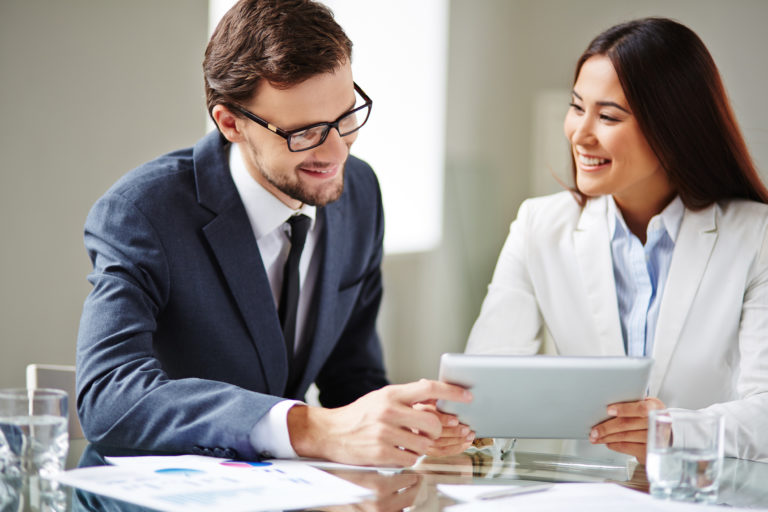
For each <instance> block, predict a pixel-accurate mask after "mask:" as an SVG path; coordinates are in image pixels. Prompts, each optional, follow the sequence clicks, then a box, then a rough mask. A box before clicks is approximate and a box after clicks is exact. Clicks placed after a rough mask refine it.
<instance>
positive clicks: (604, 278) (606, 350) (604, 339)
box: [573, 197, 625, 355]
mask: <svg viewBox="0 0 768 512" xmlns="http://www.w3.org/2000/svg"><path fill="white" fill-rule="evenodd" d="M606 210H607V203H606V198H605V197H597V198H594V199H590V200H589V201H587V204H586V205H585V206H584V208H583V210H582V213H581V216H580V217H579V222H578V225H577V226H576V229H575V231H574V233H573V244H574V250H575V252H576V259H577V261H578V264H579V268H580V270H581V275H582V276H584V295H585V298H586V300H587V303H588V305H589V308H590V311H591V313H592V321H593V322H594V325H595V328H596V331H597V334H598V337H599V338H598V340H597V343H598V345H599V354H600V355H624V354H625V352H624V342H623V338H622V334H621V322H620V319H619V307H618V301H617V299H616V284H615V281H614V277H613V260H612V259H611V241H610V234H609V233H608V221H607V218H606ZM594 342H595V340H584V343H588V344H592V343H594Z"/></svg>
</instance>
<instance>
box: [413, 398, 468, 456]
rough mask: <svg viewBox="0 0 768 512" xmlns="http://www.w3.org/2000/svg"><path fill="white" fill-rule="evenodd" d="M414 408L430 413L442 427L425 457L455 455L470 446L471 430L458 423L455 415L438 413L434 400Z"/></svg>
mask: <svg viewBox="0 0 768 512" xmlns="http://www.w3.org/2000/svg"><path fill="white" fill-rule="evenodd" d="M414 408H415V409H420V410H424V411H430V412H431V413H432V414H434V415H436V416H437V417H438V418H439V419H440V424H441V425H442V426H443V431H442V433H441V434H440V437H439V438H437V439H435V443H434V445H433V447H432V448H430V449H429V450H427V455H429V456H432V457H443V456H446V455H456V454H459V453H461V452H463V451H464V450H467V449H468V448H469V447H470V446H472V442H473V441H474V440H475V433H474V432H473V431H472V429H470V428H469V426H467V425H465V424H463V423H459V419H458V418H457V417H456V415H455V414H448V413H445V412H441V411H438V410H437V405H436V403H435V400H432V401H430V402H428V403H420V404H416V405H414Z"/></svg>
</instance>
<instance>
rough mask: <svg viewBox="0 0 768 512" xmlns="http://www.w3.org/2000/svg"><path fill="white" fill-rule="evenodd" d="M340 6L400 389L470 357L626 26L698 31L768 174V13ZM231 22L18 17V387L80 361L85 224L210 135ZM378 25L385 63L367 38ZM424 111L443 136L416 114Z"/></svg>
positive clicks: (9, 8) (13, 212) (13, 346)
mask: <svg viewBox="0 0 768 512" xmlns="http://www.w3.org/2000/svg"><path fill="white" fill-rule="evenodd" d="M330 3H331V4H333V7H334V9H335V10H337V17H338V19H339V21H340V23H341V24H342V26H344V27H345V28H346V29H347V32H348V33H349V35H350V37H351V38H352V39H353V41H355V45H356V46H355V54H354V59H356V60H355V76H356V79H357V80H358V82H360V84H361V85H362V86H363V88H364V89H365V90H366V91H367V92H368V93H369V94H370V96H371V97H372V98H373V99H374V110H373V114H372V118H371V120H370V121H369V123H370V124H369V125H368V126H366V128H365V129H364V131H363V132H361V135H360V137H359V142H358V143H357V144H356V146H355V147H354V148H353V153H356V154H359V156H361V157H363V158H366V159H367V160H369V161H370V162H371V163H372V164H373V166H374V168H375V170H376V171H377V174H378V175H379V177H380V180H381V181H382V188H383V190H384V194H385V201H386V203H385V208H386V210H387V213H386V214H387V222H388V225H387V229H388V235H387V237H388V238H387V254H386V256H385V261H384V269H383V270H384V282H385V298H384V304H383V306H382V311H381V315H380V319H379V325H380V333H381V336H382V340H383V343H384V347H385V353H386V359H387V365H388V368H389V373H390V377H391V379H392V380H393V381H395V382H404V381H409V380H413V379H416V378H419V377H436V376H437V369H438V360H439V356H440V354H441V353H443V352H450V351H462V350H463V348H464V344H465V341H466V338H467V335H468V333H469V330H470V328H471V326H472V323H473V321H474V319H475V317H476V316H477V313H478V312H479V309H480V304H481V303H482V299H483V297H484V294H485V289H486V286H487V284H488V282H489V280H490V278H491V274H492V272H493V268H494V265H495V261H496V257H497V255H498V252H499V250H500V248H501V245H502V243H503V241H504V238H505V236H506V233H507V230H508V227H509V223H510V222H511V221H512V220H513V219H514V217H515V214H516V211H517V208H518V207H519V205H520V202H521V201H522V200H523V199H525V198H526V197H530V196H534V195H541V194H545V193H549V192H554V191H557V190H558V189H559V186H558V185H557V183H556V181H555V179H554V178H553V175H554V176H561V177H563V176H566V175H567V170H566V168H567V165H568V155H567V146H566V143H565V139H564V137H563V135H562V132H561V130H562V128H561V126H562V119H563V116H564V115H565V111H566V108H567V103H568V101H569V96H568V92H569V90H570V86H571V81H572V78H573V67H574V64H575V61H576V59H577V58H578V56H579V55H580V54H581V52H582V51H583V50H584V48H585V47H586V45H587V44H588V43H589V41H590V40H591V39H592V38H593V37H594V36H595V35H597V34H598V33H599V32H601V31H602V30H604V29H606V28H608V27H609V26H611V25H613V24H616V23H618V22H621V21H626V20H629V19H632V18H636V17H642V16H650V15H658V16H666V17H672V18H675V19H677V20H679V21H681V22H683V23H684V24H686V25H688V26H689V27H691V28H692V29H693V30H695V31H696V32H697V33H698V34H699V36H700V37H701V38H702V39H703V40H704V42H705V44H706V45H707V46H708V48H709V49H710V51H711V53H712V54H713V56H714V58H715V61H716V62H717V64H718V66H719V68H720V71H721V73H722V76H723V79H724V81H725V85H726V88H727V90H728V92H729V94H730V97H731V100H732V102H733V107H734V109H735V111H736V115H737V118H738V119H739V121H740V123H741V127H742V129H743V131H744V134H745V136H746V138H747V142H748V144H749V147H750V149H751V151H752V155H753V157H754V158H755V160H756V163H757V165H758V167H759V168H760V169H761V171H762V172H763V175H764V176H766V174H765V173H766V166H768V100H767V99H766V96H765V94H766V91H768V57H766V53H765V49H766V48H768V33H767V32H766V30H765V22H766V20H768V2H765V1H764V0H731V1H727V2H726V1H723V0H675V1H670V0H646V1H644V2H637V1H635V0H578V1H574V0H472V1H470V0H450V1H449V0H418V1H414V0H410V1H405V2H398V1H394V0H393V1H392V2H380V1H375V0H356V1H355V2H354V3H353V5H354V7H350V3H349V2H346V4H345V2H330ZM215 12H216V10H215V8H213V7H212V6H210V5H209V3H208V1H207V0H164V1H162V2H157V1H155V0H132V1H131V2H125V1H121V0H100V1H94V0H66V1H57V0H1V1H0V91H1V92H0V94H2V96H1V97H0V106H1V107H2V113H3V122H2V125H0V218H1V219H2V224H0V226H1V227H0V347H1V348H0V387H8V386H23V385H24V367H25V366H26V364H28V363H32V362H35V363H55V364H73V363H74V353H75V340H76V337H77V328H78V322H79V317H80V311H81V307H82V302H83V299H84V298H85V296H86V295H87V293H88V291H89V289H90V285H89V284H88V282H87V281H86V276H87V274H88V272H89V271H90V263H89V260H88V258H87V255H86V253H85V250H84V248H83V242H82V228H83V223H84V221H85V217H86V214H87V212H88V210H89V209H90V207H91V205H92V204H93V203H94V201H95V200H96V199H97V198H98V197H99V196H100V195H102V194H103V193H104V192H105V191H106V189H107V188H108V187H109V186H110V185H111V184H112V183H113V182H114V181H115V180H117V178H118V177H120V176H121V175H123V174H124V173H126V172H127V171H128V170H130V169H132V168H133V167H135V166H137V165H139V164H141V163H143V162H145V161H147V160H150V159H151V158H154V157H156V156H158V155H160V154H162V153H165V152H168V151H171V150H174V149H178V148H181V147H187V146H190V145H192V144H193V143H194V142H195V141H196V140H197V139H199V138H200V137H201V136H203V135H204V133H205V132H206V131H207V129H208V128H207V126H206V118H207V114H206V111H205V106H204V103H205V102H204V92H203V80H202V73H201V62H202V56H203V50H204V48H205V45H206V42H207V37H208V33H209V32H208V31H209V25H210V18H211V16H215V15H216V14H215ZM211 13H214V14H211ZM365 19H368V20H373V21H374V23H372V24H371V25H372V26H377V27H378V29H379V30H380V31H381V33H380V34H384V35H376V37H375V38H374V39H378V41H379V42H380V45H384V47H385V48H386V51H385V52H383V53H382V52H381V50H379V53H376V51H377V50H375V49H373V50H371V49H370V48H369V46H368V45H369V43H367V42H363V41H362V35H358V34H359V33H360V32H369V29H368V26H367V25H366V26H365V30H362V29H361V28H360V27H361V26H362V23H363V21H361V20H365ZM345 20H357V21H354V23H355V26H347V25H346V24H345V23H346V21H345ZM350 23H353V21H350ZM355 27H357V28H355ZM419 27H423V28H424V30H419ZM427 28H429V30H427ZM422 38H423V39H422ZM358 39H360V42H358ZM394 41H397V42H398V45H399V46H397V45H395V44H393V43H392V42H394ZM425 49H427V51H425ZM369 51H370V52H373V53H368V52H369ZM366 55H372V57H368V58H367V59H366V58H365V56H366ZM358 62H360V64H361V65H358ZM363 62H365V64H364V65H362V63H363ZM422 70H423V71H424V74H425V75H424V76H422V75H421V71H422ZM427 72H429V73H430V75H429V77H426V73H427ZM363 78H365V80H364V79H363ZM419 95H421V96H419ZM414 96H417V100H418V98H423V99H422V100H418V101H416V102H417V103H419V104H425V103H426V104H429V105H428V106H429V107H430V109H429V110H428V111H427V112H428V113H427V114H424V116H427V117H428V119H426V118H422V117H420V116H419V115H413V114H412V112H411V111H410V110H409V108H410V105H411V104H412V103H413V102H414ZM377 107H378V108H377ZM385 113H386V114H388V116H387V115H385ZM386 117H389V118H390V120H389V122H394V123H395V124H393V125H391V124H386V122H385V118H386ZM393 120H394V121H393ZM358 149H359V152H358ZM388 155H389V156H390V158H388V157H387V156H388ZM392 155H394V156H395V157H397V158H391V156H392ZM403 155H410V156H403ZM427 157H428V158H427ZM423 158H426V159H425V160H422V159H423ZM403 219H406V220H403ZM409 224H410V225H411V227H413V228H414V229H415V231H408V230H409V229H410V228H409ZM422 228H423V229H422ZM399 234H402V235H403V236H402V237H400V236H398V235H399ZM406 234H409V236H405V235H406Z"/></svg>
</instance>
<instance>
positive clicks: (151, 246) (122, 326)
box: [77, 193, 280, 459]
mask: <svg viewBox="0 0 768 512" xmlns="http://www.w3.org/2000/svg"><path fill="white" fill-rule="evenodd" d="M85 246H86V248H87V250H88V254H89V257H90V259H91V261H92V263H93V271H92V272H91V274H90V275H89V278H88V280H89V281H90V282H91V284H92V285H93V289H92V291H91V293H90V294H89V295H88V297H87V299H86V300H85V304H84V307H83V313H82V317H81V320H80V329H79V334H78V340H77V406H78V413H79V416H80V421H81V423H82V426H83V430H84V432H85V434H86V437H87V438H88V440H89V441H91V442H95V443H101V444H104V445H112V446H127V447H134V448H142V449H148V450H159V451H168V452H177V453H200V454H207V455H215V456H221V457H241V458H247V459H256V458H258V454H257V453H255V450H254V449H253V447H252V445H251V444H250V441H249V434H250V432H251V429H252V428H253V426H254V425H255V424H256V422H257V421H258V420H259V419H260V418H261V417H262V416H263V415H264V414H265V413H266V412H267V411H268V410H269V409H270V408H271V407H272V406H273V405H274V404H275V403H277V402H278V401H279V400H280V398H277V397H272V396H269V395H264V394H259V393H255V392H252V391H247V390H245V389H242V388H239V387H237V386H234V385H231V384H226V383H222V382H216V381H212V380H204V379H197V378H183V379H170V378H169V377H168V375H167V374H166V372H164V370H163V368H162V366H161V364H160V362H159V360H158V359H157V358H156V356H155V352H154V350H153V334H154V333H155V331H156V329H157V325H158V321H157V320H158V317H159V316H160V315H162V313H163V308H164V305H165V304H166V302H167V300H168V296H169V290H170V286H171V283H170V279H169V268H168V264H167V260H166V254H165V252H164V248H163V246H162V244H161V242H160V237H159V236H158V234H157V233H156V231H155V229H154V228H153V226H152V224H151V223H150V222H149V220H148V219H147V218H145V216H144V215H143V214H142V212H141V211H140V210H139V208H137V206H136V205H135V204H134V203H133V202H131V201H129V200H127V199H126V198H124V197H123V196H121V195H119V194H117V193H108V194H107V195H106V196H104V197H103V198H102V199H100V200H99V201H98V202H97V203H96V204H95V205H94V207H93V208H92V210H91V212H90V213H89V215H88V218H87V220H86V224H85ZM214 341H215V340H212V342H214Z"/></svg>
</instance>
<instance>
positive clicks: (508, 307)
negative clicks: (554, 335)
mask: <svg viewBox="0 0 768 512" xmlns="http://www.w3.org/2000/svg"><path fill="white" fill-rule="evenodd" d="M531 209H532V205H531V202H530V201H526V202H524V203H523V204H522V205H521V206H520V211H519V212H518V215H517V219H516V220H515V221H514V222H512V225H511V226H510V228H509V236H508V237H507V240H506V241H505V242H504V247H503V248H502V249H501V254H500V255H499V260H498V262H497V263H496V269H495V270H494V273H493V278H492V279H491V283H490V284H489V285H488V293H487V295H486V296H485V300H484V301H483V305H482V308H481V310H480V315H479V316H478V318H477V320H476V321H475V324H474V326H473V327H472V331H471V332H470V335H469V340H468V342H467V348H466V352H467V353H472V354H513V355H530V354H535V353H537V352H538V350H539V346H540V344H541V340H540V335H541V329H542V325H543V322H542V318H541V313H540V312H539V307H538V303H537V300H536V292H535V290H534V287H533V283H532V282H531V276H530V273H529V271H528V262H527V257H528V252H529V251H528V237H529V236H530V233H531V230H530V229H529V223H530V221H531V219H530V218H531V214H532V212H531Z"/></svg>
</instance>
